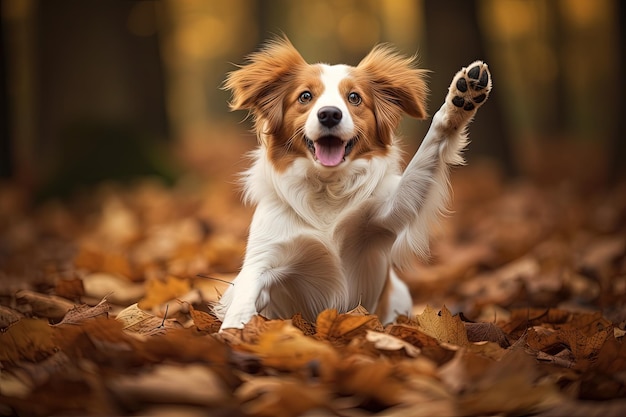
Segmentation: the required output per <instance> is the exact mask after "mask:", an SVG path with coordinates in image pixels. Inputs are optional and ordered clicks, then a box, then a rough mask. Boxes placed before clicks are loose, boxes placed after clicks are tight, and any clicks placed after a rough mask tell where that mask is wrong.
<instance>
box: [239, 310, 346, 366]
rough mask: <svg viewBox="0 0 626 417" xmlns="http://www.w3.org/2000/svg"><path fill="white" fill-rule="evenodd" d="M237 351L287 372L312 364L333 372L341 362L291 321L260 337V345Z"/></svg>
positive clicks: (329, 349) (243, 347) (273, 328)
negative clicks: (338, 362)
mask: <svg viewBox="0 0 626 417" xmlns="http://www.w3.org/2000/svg"><path fill="white" fill-rule="evenodd" d="M237 348H238V349H244V350H246V351H248V352H253V353H255V354H257V355H258V356H259V357H260V358H261V361H262V362H263V364H264V365H266V366H269V367H273V368H277V369H284V370H299V369H302V368H303V367H305V366H307V365H309V364H310V363H311V362H312V361H317V362H319V364H320V366H321V367H322V369H332V367H333V366H334V365H335V364H336V362H337V360H338V355H337V352H336V351H335V350H334V349H333V348H332V347H331V346H330V345H329V344H327V343H324V342H321V341H319V340H316V339H314V338H312V337H308V336H305V335H304V334H302V332H301V331H300V330H298V329H297V328H295V327H294V326H292V325H291V324H290V323H289V322H288V321H283V322H282V325H276V326H273V327H272V328H271V329H268V330H266V331H264V332H263V333H261V334H259V337H258V341H257V343H255V344H250V343H244V344H241V345H238V346H237Z"/></svg>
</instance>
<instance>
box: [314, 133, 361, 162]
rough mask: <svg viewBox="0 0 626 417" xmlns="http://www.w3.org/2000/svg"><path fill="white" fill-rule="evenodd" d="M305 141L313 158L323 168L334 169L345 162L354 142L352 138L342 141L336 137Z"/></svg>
mask: <svg viewBox="0 0 626 417" xmlns="http://www.w3.org/2000/svg"><path fill="white" fill-rule="evenodd" d="M305 140H306V144H307V146H308V147H309V150H310V151H311V153H312V154H313V157H315V159H316V160H317V161H318V162H319V163H320V164H322V165H324V166H325V167H335V166H337V165H339V164H340V163H342V162H343V161H345V159H346V156H348V154H349V153H350V151H352V148H353V147H354V143H355V142H356V139H354V138H353V139H350V140H348V141H344V140H341V139H340V138H338V137H337V136H322V137H321V138H319V139H317V140H316V141H313V140H311V139H309V138H305Z"/></svg>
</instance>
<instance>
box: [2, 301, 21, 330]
mask: <svg viewBox="0 0 626 417" xmlns="http://www.w3.org/2000/svg"><path fill="white" fill-rule="evenodd" d="M22 317H24V315H23V314H22V313H20V312H19V311H15V310H13V309H12V308H9V307H5V306H0V329H4V328H5V327H9V325H10V324H12V323H15V322H16V321H19V320H20V319H21V318H22Z"/></svg>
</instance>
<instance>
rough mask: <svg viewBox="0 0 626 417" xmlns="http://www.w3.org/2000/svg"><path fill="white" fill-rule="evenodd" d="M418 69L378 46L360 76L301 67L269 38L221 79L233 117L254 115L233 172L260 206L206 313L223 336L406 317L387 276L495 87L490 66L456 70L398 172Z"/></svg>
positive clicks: (406, 306)
mask: <svg viewBox="0 0 626 417" xmlns="http://www.w3.org/2000/svg"><path fill="white" fill-rule="evenodd" d="M414 61H415V60H414V58H406V57H402V56H400V55H398V54H397V53H395V52H394V51H393V50H392V49H391V48H390V47H388V46H377V47H375V48H374V49H373V50H372V51H371V52H370V53H369V54H368V55H367V56H366V57H365V58H364V59H363V60H362V61H361V62H360V63H359V64H358V65H357V66H356V67H352V66H348V65H326V64H313V65H310V64H308V63H307V62H305V60H304V59H303V58H302V56H301V55H300V54H299V53H298V51H297V50H296V49H295V48H294V47H293V45H292V44H291V43H290V42H289V41H288V40H287V39H279V40H275V41H272V42H270V43H268V44H267V45H266V46H265V47H264V48H263V49H262V50H260V51H258V52H256V53H253V54H252V55H251V56H250V57H249V60H248V62H247V63H246V65H244V66H242V67H240V68H239V69H238V70H236V71H233V72H231V73H230V74H229V75H228V78H227V79H226V82H225V87H226V88H227V89H229V90H231V91H232V94H233V99H232V102H231V108H232V109H233V110H238V109H246V110H249V111H250V112H251V114H252V116H253V118H254V122H255V128H256V132H257V135H258V139H259V147H258V149H256V150H255V151H254V152H253V154H252V157H253V164H252V167H251V168H250V169H249V170H248V171H246V172H245V173H244V175H243V181H244V190H245V199H246V200H247V201H248V202H250V203H253V204H255V205H256V211H255V213H254V217H253V219H252V224H251V226H250V234H249V238H248V246H247V251H246V255H245V259H244V263H243V267H242V269H241V271H240V273H239V275H238V276H237V277H236V279H235V280H234V281H233V285H232V286H231V287H229V288H228V290H227V291H226V292H225V293H224V295H223V296H222V298H221V299H220V300H219V303H218V305H217V306H216V308H215V312H216V314H217V316H218V317H219V318H220V319H222V322H223V324H222V329H225V328H241V327H243V325H244V324H245V323H247V322H248V320H249V319H250V318H251V317H252V316H253V315H255V314H261V315H263V316H266V317H269V318H290V317H291V316H292V315H294V314H295V313H302V315H303V317H304V318H306V319H308V320H311V321H314V320H315V318H316V317H317V314H318V313H319V312H321V311H322V310H324V309H327V308H334V309H337V310H338V311H339V312H345V311H349V310H351V309H353V308H355V307H357V306H358V305H359V304H361V305H362V306H363V307H365V308H366V309H367V310H368V311H370V312H372V313H376V314H378V315H379V317H380V319H381V321H382V322H383V323H386V322H391V321H393V320H394V319H395V317H396V316H397V315H398V314H409V313H410V312H411V308H412V300H411V295H410V293H409V291H408V289H407V286H406V285H405V284H404V283H403V282H402V281H401V280H400V279H399V278H398V277H397V275H396V273H395V272H394V268H402V267H403V266H406V265H408V263H409V262H410V260H411V259H412V258H413V257H414V256H415V255H423V254H424V253H426V252H427V251H428V240H429V239H428V236H429V226H430V225H431V224H432V223H433V222H434V221H436V219H437V218H438V217H439V214H440V213H441V212H442V210H445V204H446V201H447V199H448V195H449V181H448V178H449V167H450V166H451V165H455V164H461V163H462V162H463V158H462V156H461V152H462V150H463V148H464V147H465V145H466V144H467V136H466V128H467V125H468V123H469V122H470V121H471V120H472V117H473V116H474V114H475V113H476V110H477V109H478V107H479V106H480V105H481V104H482V103H484V101H485V100H486V98H487V96H488V94H489V91H490V89H491V78H490V74H489V70H488V69H487V65H486V64H484V63H482V62H480V61H476V62H474V63H472V64H470V65H469V66H468V67H467V68H463V69H461V70H460V71H459V72H458V73H457V74H456V75H455V77H454V79H453V80H452V84H451V85H450V88H449V92H448V95H447V97H446V100H445V103H444V104H443V106H441V108H440V109H439V111H437V113H435V115H434V117H433V120H432V125H431V127H430V129H429V131H428V133H427V134H426V137H425V138H424V140H423V142H422V144H421V146H420V148H419V150H418V151H417V153H416V154H415V156H414V157H413V159H412V160H411V162H410V163H409V164H408V166H407V167H406V169H405V170H404V172H402V169H401V163H402V156H401V152H400V150H399V147H398V146H399V145H398V139H397V138H396V137H395V133H394V132H395V130H396V128H397V127H398V123H399V122H400V119H401V117H402V116H403V114H404V113H406V114H408V115H410V116H413V117H416V118H425V117H426V110H425V101H426V95H427V86H426V83H425V81H424V76H425V71H424V70H420V69H417V68H415V66H414Z"/></svg>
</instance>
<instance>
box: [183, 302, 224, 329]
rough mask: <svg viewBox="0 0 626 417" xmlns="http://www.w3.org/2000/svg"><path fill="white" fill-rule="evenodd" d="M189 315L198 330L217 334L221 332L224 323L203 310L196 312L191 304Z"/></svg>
mask: <svg viewBox="0 0 626 417" xmlns="http://www.w3.org/2000/svg"><path fill="white" fill-rule="evenodd" d="M189 314H190V315H191V318H192V320H193V323H194V324H195V325H196V327H197V328H198V330H204V331H208V332H210V333H215V332H217V331H219V329H220V326H221V325H222V323H221V322H220V321H219V320H218V319H217V318H216V317H215V316H212V315H210V314H209V313H206V312H204V311H201V310H196V309H195V308H193V306H192V305H191V304H189Z"/></svg>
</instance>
